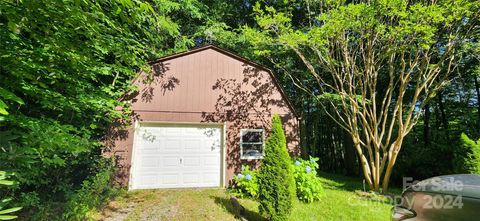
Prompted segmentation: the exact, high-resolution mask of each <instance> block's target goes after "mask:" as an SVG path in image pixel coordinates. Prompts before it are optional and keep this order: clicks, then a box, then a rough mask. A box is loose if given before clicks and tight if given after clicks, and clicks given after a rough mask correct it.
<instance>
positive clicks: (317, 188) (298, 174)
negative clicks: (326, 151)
mask: <svg viewBox="0 0 480 221" xmlns="http://www.w3.org/2000/svg"><path fill="white" fill-rule="evenodd" d="M317 161H318V158H313V157H310V159H309V160H303V159H296V160H294V161H293V177H294V179H295V187H296V190H297V197H298V199H299V200H301V201H304V202H313V201H315V200H319V199H320V198H321V197H322V196H323V195H324V194H325V192H324V190H323V188H322V182H321V181H320V178H319V177H318V176H317V169H318V163H317Z"/></svg>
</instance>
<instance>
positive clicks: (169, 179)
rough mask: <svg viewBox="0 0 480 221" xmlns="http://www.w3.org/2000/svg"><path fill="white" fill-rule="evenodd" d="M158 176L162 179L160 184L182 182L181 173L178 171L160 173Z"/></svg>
mask: <svg viewBox="0 0 480 221" xmlns="http://www.w3.org/2000/svg"><path fill="white" fill-rule="evenodd" d="M158 176H159V177H160V179H161V183H159V184H160V186H161V185H162V184H164V185H178V184H179V183H180V182H179V180H180V175H179V174H178V173H160V174H158Z"/></svg>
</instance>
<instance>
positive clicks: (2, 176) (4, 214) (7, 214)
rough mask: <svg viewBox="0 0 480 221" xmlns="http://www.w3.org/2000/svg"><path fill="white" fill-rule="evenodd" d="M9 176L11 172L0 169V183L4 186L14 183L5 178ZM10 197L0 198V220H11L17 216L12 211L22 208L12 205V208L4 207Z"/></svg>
mask: <svg viewBox="0 0 480 221" xmlns="http://www.w3.org/2000/svg"><path fill="white" fill-rule="evenodd" d="M9 176H11V174H8V173H7V172H5V171H0V185H4V186H11V185H13V184H15V183H14V182H13V181H11V180H7V178H8V177H9ZM11 200H12V199H11V198H6V199H0V220H12V219H15V218H17V216H16V215H13V214H12V213H14V212H17V211H19V210H21V209H22V207H13V208H8V209H5V206H6V205H7V204H8V202H10V201H11Z"/></svg>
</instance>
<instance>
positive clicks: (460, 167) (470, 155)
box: [454, 133, 480, 174]
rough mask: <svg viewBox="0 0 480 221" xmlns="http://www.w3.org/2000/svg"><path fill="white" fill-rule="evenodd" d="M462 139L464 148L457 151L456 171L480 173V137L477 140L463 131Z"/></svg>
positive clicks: (455, 159)
mask: <svg viewBox="0 0 480 221" xmlns="http://www.w3.org/2000/svg"><path fill="white" fill-rule="evenodd" d="M460 140H461V142H462V147H463V148H462V149H460V150H458V151H456V153H455V158H454V165H455V169H456V172H457V173H470V174H480V139H478V140H477V141H475V140H473V139H470V138H469V137H468V136H467V135H466V134H463V133H462V135H461V136H460Z"/></svg>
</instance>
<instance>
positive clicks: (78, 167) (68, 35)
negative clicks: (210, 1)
mask: <svg viewBox="0 0 480 221" xmlns="http://www.w3.org/2000/svg"><path fill="white" fill-rule="evenodd" d="M201 16H202V14H201V12H200V10H199V3H198V2H197V1H196V0H189V1H180V0H166V1H165V0H153V1H148V2H145V1H132V0H114V1H94V0H85V1H75V0H61V1H47V0H38V1H32V0H24V1H10V0H7V1H0V39H2V40H1V41H0V54H1V56H0V63H1V64H2V65H1V67H0V167H1V168H5V169H6V170H8V171H12V172H15V173H16V174H17V177H18V181H19V185H18V187H16V188H15V189H13V190H12V191H11V192H10V193H9V194H10V195H12V196H13V195H15V196H20V199H21V200H24V202H20V204H22V205H25V206H26V207H25V209H24V210H22V213H24V214H26V215H29V217H33V214H32V213H33V212H35V211H37V212H38V213H41V211H43V210H44V209H45V208H40V207H47V205H49V204H51V205H56V203H60V202H62V201H64V200H65V199H66V198H71V197H70V196H71V195H72V192H75V190H76V189H82V191H83V189H85V188H86V187H85V185H87V184H83V181H84V180H90V181H89V182H91V183H93V184H95V183H96V182H98V183H104V182H106V180H99V179H100V178H98V176H100V175H97V174H103V172H101V171H99V168H98V167H100V166H101V165H102V164H101V163H99V162H100V161H101V160H100V158H101V149H102V144H101V141H102V140H103V138H104V137H105V132H106V131H107V128H108V127H109V125H110V124H111V122H112V121H113V120H114V119H118V118H123V119H124V120H128V118H129V116H130V112H129V111H128V110H129V103H128V101H124V99H123V97H124V96H125V95H126V94H129V93H131V92H134V91H135V90H136V88H135V87H134V86H133V85H132V84H131V82H132V80H133V79H135V78H136V77H137V73H138V72H139V71H140V70H145V71H146V72H147V73H150V68H149V65H148V64H147V62H148V61H149V60H151V59H153V58H157V57H159V56H162V55H165V54H170V53H173V52H177V51H179V50H185V49H187V47H188V46H192V45H193V40H192V39H190V38H189V37H188V36H184V35H183V34H182V33H181V30H182V25H181V24H179V23H177V21H178V22H182V23H186V24H189V23H190V22H189V21H190V20H191V19H198V18H200V17H201ZM117 107H123V108H122V110H125V111H124V112H121V111H118V109H116V108H117ZM102 177H107V176H106V175H105V176H102ZM100 181H102V182H100ZM82 185H83V186H82ZM85 191H86V190H85ZM22 193H23V194H22ZM85 194H86V193H85ZM85 194H84V195H85ZM79 195H82V194H81V193H79ZM67 196H68V197H67ZM84 197H86V196H84ZM84 197H80V196H79V197H77V198H82V199H83V198H84ZM94 197H101V196H94ZM76 201H77V202H78V201H81V200H80V199H79V200H76ZM84 201H91V202H92V203H93V204H96V202H97V200H96V199H95V200H93V199H92V200H84ZM39 202H42V205H40V203H39ZM72 202H73V201H72ZM71 204H72V206H68V208H69V211H70V212H66V213H68V214H69V215H68V216H69V217H70V215H71V214H72V213H74V212H71V211H77V214H78V215H79V216H81V213H83V212H84V211H85V210H84V209H79V207H82V205H83V204H82V203H78V205H79V206H73V204H75V203H71ZM75 205H77V204H75ZM85 207H91V205H90V204H89V205H88V206H85ZM52 208H55V209H56V211H54V212H46V214H47V213H48V214H50V215H52V216H55V217H57V218H58V216H59V215H60V214H61V213H62V211H58V210H61V209H62V208H63V207H61V206H52ZM55 217H41V216H40V217H39V218H38V219H40V220H51V219H54V218H55ZM72 217H73V216H72Z"/></svg>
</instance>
